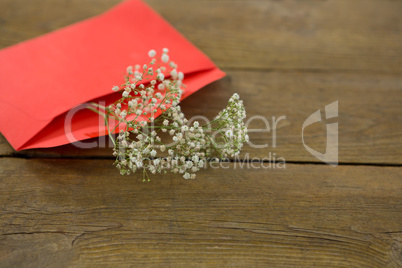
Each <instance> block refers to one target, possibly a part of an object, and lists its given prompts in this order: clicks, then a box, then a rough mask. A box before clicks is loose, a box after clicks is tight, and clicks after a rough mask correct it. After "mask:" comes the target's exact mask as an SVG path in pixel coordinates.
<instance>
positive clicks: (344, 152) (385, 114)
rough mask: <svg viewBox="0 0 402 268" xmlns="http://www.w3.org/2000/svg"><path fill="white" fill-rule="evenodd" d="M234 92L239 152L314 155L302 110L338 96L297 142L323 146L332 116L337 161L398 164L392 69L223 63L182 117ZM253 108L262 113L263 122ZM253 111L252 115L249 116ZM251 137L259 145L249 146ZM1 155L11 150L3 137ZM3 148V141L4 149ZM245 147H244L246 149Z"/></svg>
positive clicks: (400, 128) (80, 152) (71, 150)
mask: <svg viewBox="0 0 402 268" xmlns="http://www.w3.org/2000/svg"><path fill="white" fill-rule="evenodd" d="M235 92H237V93H239V94H240V96H241V98H242V99H244V103H245V106H246V110H247V116H248V120H250V121H249V123H250V124H249V128H250V129H254V130H250V131H254V132H252V133H250V137H251V143H250V144H249V145H248V146H245V147H244V149H243V154H242V155H241V156H240V158H242V159H244V158H246V157H249V158H250V159H251V158H253V157H257V158H260V159H261V158H264V157H268V156H269V154H270V153H271V155H273V154H274V153H275V154H276V155H277V156H278V157H283V158H284V159H285V160H286V161H299V162H320V161H319V160H317V159H315V158H314V157H313V156H312V155H311V154H310V153H309V152H308V151H307V150H306V149H305V148H304V146H303V142H302V126H303V123H304V121H305V120H306V119H307V118H308V116H309V115H311V114H312V113H314V112H315V111H317V110H318V109H321V110H322V114H324V107H325V105H327V104H330V103H332V102H334V101H339V117H338V118H334V119H332V120H325V121H322V122H321V123H316V124H314V125H311V126H310V127H307V128H306V129H305V130H304V135H305V142H306V144H307V145H308V146H310V147H311V148H313V149H315V150H317V151H321V152H322V153H324V152H325V146H326V139H327V137H326V124H327V123H334V122H338V124H339V148H338V149H339V161H340V162H341V163H372V164H402V154H401V152H402V125H401V124H398V123H397V122H401V120H402V109H401V107H402V78H401V77H399V76H395V75H363V74H346V73H345V74H333V73H302V72H289V73H282V72H266V71H260V72H258V71H230V72H228V76H227V77H225V78H224V79H222V80H221V81H218V82H215V83H213V84H211V85H209V86H207V87H205V88H203V89H202V90H200V91H199V92H197V93H195V94H194V95H192V96H190V97H189V98H188V99H186V100H184V101H183V102H182V107H183V111H184V112H185V114H186V116H187V117H188V118H192V117H193V116H199V115H202V116H206V117H207V118H210V119H211V118H213V117H214V116H215V115H216V114H217V113H218V112H219V111H220V110H221V109H223V108H224V107H225V106H226V105H227V100H228V99H229V98H230V96H231V95H232V94H233V93H235ZM255 116H262V117H264V118H267V120H268V122H269V127H270V131H269V132H256V131H262V130H263V129H266V126H265V124H264V122H263V121H262V120H260V119H258V118H256V117H255ZM273 116H274V117H275V118H277V119H278V118H279V117H281V116H285V117H286V118H285V119H284V120H281V121H279V122H278V124H277V129H276V139H275V143H276V144H275V146H276V147H273V146H274V139H273V136H274V130H273V129H272V128H273V125H274V124H273V120H272V117H273ZM252 118H256V119H252ZM255 145H258V146H263V145H267V147H264V148H258V147H257V148H256V146H255ZM0 148H4V149H3V150H0V152H2V153H3V155H7V154H8V155H9V154H11V153H12V149H11V148H10V147H9V146H7V144H6V143H5V142H4V140H3V142H2V143H0ZM7 148H8V149H7ZM247 154H248V155H247ZM18 155H20V156H28V157H71V156H79V157H108V156H109V157H110V155H111V149H110V148H104V149H102V148H101V149H99V150H97V149H95V148H94V149H90V150H86V149H79V148H76V147H74V146H73V145H68V146H62V147H59V148H51V149H45V150H43V149H41V150H27V151H22V152H20V153H18Z"/></svg>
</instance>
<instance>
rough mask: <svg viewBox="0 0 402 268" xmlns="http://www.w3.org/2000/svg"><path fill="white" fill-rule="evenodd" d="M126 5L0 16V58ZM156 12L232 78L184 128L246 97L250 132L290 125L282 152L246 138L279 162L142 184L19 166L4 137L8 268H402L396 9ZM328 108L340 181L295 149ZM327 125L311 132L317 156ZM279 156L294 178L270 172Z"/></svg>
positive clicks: (153, 2) (106, 2) (99, 170)
mask: <svg viewBox="0 0 402 268" xmlns="http://www.w3.org/2000/svg"><path fill="white" fill-rule="evenodd" d="M118 2H119V1H118V0H29V1H27V0H0V47H1V48H4V47H7V46H10V45H13V44H15V43H18V42H20V41H23V40H27V39H30V38H33V37H35V36H39V35H41V34H44V33H47V32H49V31H52V30H55V29H58V28H61V27H63V26H66V25H69V24H71V23H74V22H77V21H80V20H83V19H85V18H89V17H91V16H94V15H97V14H100V13H101V12H103V11H105V10H107V9H108V8H110V7H112V6H113V5H115V4H116V3H118ZM146 2H147V3H148V4H149V5H150V6H151V7H153V8H154V9H155V10H156V11H157V12H159V13H160V14H161V15H162V16H163V17H164V18H165V19H166V20H167V21H169V22H170V23H171V24H172V25H173V26H174V27H175V28H177V29H178V30H179V31H180V32H181V33H182V34H183V35H184V36H186V37H187V38H188V39H189V40H190V41H192V42H193V43H194V44H195V45H196V46H197V47H199V48H200V49H201V50H202V51H203V52H205V53H206V54H207V55H208V56H209V57H210V58H211V59H212V60H213V61H214V62H215V63H216V64H217V65H218V66H219V67H221V68H222V69H223V70H224V71H225V72H226V73H227V76H226V77H225V78H223V79H222V80H220V81H217V82H215V83H213V84H211V85H209V86H206V87H205V88H203V89H202V90H200V91H199V92H197V93H196V94H194V95H192V96H191V97H189V98H188V99H186V100H185V101H183V103H182V106H183V110H184V112H185V113H186V115H187V116H188V117H191V116H193V115H204V116H207V117H209V118H211V117H212V116H213V115H214V114H216V113H217V112H218V111H219V110H220V109H221V108H223V107H224V105H225V103H226V101H227V99H228V98H229V96H231V95H232V94H233V93H234V92H238V93H239V94H240V96H241V97H242V98H243V99H244V103H245V105H246V109H247V112H248V116H249V117H251V116H254V115H261V116H264V117H268V118H271V117H272V116H275V117H277V118H278V117H279V116H282V115H283V116H286V119H284V120H281V121H280V122H279V123H278V129H277V131H276V135H277V137H276V147H275V148H274V147H273V146H272V135H273V133H272V131H271V132H263V133H252V134H251V135H250V137H251V141H252V142H253V143H254V144H265V143H267V144H268V145H269V146H268V147H266V148H260V149H258V148H252V146H246V147H245V148H244V151H243V153H242V154H241V156H240V160H241V159H243V160H245V164H246V165H243V166H241V165H240V164H241V163H240V162H239V159H237V160H236V159H231V162H230V163H226V164H225V166H222V167H221V168H208V169H205V170H202V171H201V172H200V173H199V174H198V176H197V179H196V180H184V179H183V178H182V177H181V176H178V175H165V176H161V177H158V176H154V177H152V181H151V182H150V183H142V175H141V174H136V175H134V176H120V175H119V173H118V171H117V170H116V169H115V167H114V166H113V165H112V164H113V158H112V157H111V149H110V148H95V149H87V150H84V149H79V148H76V147H74V146H72V145H66V146H61V147H58V148H51V149H37V150H27V151H20V152H16V151H14V150H13V149H12V148H11V146H10V145H9V144H8V143H7V141H6V140H5V139H4V138H3V137H1V138H0V156H1V159H0V206H1V210H0V267H92V266H105V267H109V266H111V267H116V266H118V267H130V266H140V265H141V266H143V265H147V266H157V267H158V266H161V267H181V266H183V267H187V266H244V267H255V266H264V267H265V266H268V265H269V266H274V267H276V266H297V267H299V266H331V267H335V266H337V267H338V266H340V267H402V198H401V197H402V167H401V165H402V153H401V151H402V124H401V123H402V16H401V14H402V2H401V1H391V0H365V1H363V0H354V1H350V0H327V1H321V0H306V1H299V0H289V1H274V0H264V1H263V0H249V1H246V0H243V1H242V0H237V1H206V0H191V1H188V0H186V1H185V0H171V1H164V0H147V1H146ZM0 82H1V81H0ZM1 86H2V87H4V86H7V85H1ZM334 101H339V117H338V118H336V119H335V122H338V123H339V165H338V166H337V167H332V166H329V165H327V164H325V163H323V162H321V161H320V160H318V159H316V158H315V157H314V156H312V155H311V154H310V153H309V152H308V151H307V150H306V149H305V148H304V146H303V143H302V139H301V130H302V125H303V122H304V121H305V120H306V119H307V117H308V116H309V115H310V114H312V113H314V112H315V111H316V110H318V109H321V110H323V108H324V107H325V105H327V104H330V103H332V102H334ZM2 112H4V111H2ZM261 122H262V121H253V124H254V125H253V124H251V125H250V127H251V128H261ZM326 123H327V122H325V121H323V122H321V123H316V124H315V125H314V126H313V125H312V126H311V127H310V128H309V129H306V130H305V132H304V135H305V141H306V143H307V144H308V145H309V146H310V147H311V148H314V149H315V150H318V151H321V152H323V151H325V144H326V131H325V129H326V128H325V126H326ZM252 125H253V126H252ZM269 153H272V154H273V153H275V154H276V155H277V156H278V157H283V158H284V159H285V160H286V168H283V169H280V168H273V167H271V168H261V166H262V165H265V166H266V165H267V164H269V163H267V162H259V161H262V160H261V159H263V158H264V157H267V156H268V155H269ZM253 158H255V160H256V161H255V162H253V163H254V166H251V165H250V164H251V163H250V161H251V160H252V159H253ZM258 167H260V168H258Z"/></svg>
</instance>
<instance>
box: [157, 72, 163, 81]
mask: <svg viewBox="0 0 402 268" xmlns="http://www.w3.org/2000/svg"><path fill="white" fill-rule="evenodd" d="M156 78H157V79H159V80H160V81H163V80H164V79H165V75H164V74H163V73H160V74H158V75H157V76H156Z"/></svg>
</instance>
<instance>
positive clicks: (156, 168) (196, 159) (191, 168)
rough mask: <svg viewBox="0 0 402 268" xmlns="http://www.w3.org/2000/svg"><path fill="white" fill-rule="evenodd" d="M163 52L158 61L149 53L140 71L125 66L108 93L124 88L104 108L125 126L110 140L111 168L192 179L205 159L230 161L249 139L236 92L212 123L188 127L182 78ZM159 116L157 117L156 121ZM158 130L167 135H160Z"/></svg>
mask: <svg viewBox="0 0 402 268" xmlns="http://www.w3.org/2000/svg"><path fill="white" fill-rule="evenodd" d="M168 53H169V50H168V49H166V48H165V49H163V51H162V54H161V57H160V59H158V58H155V56H156V51H155V50H150V51H149V52H148V56H149V57H151V60H150V63H149V64H148V65H147V64H143V65H142V67H143V71H142V72H140V71H139V70H140V68H141V66H140V65H139V64H136V65H135V66H134V68H133V67H132V66H129V67H127V70H126V71H127V73H126V75H125V83H124V84H122V85H120V86H113V87H112V90H113V91H120V90H121V89H124V90H123V92H122V98H121V99H120V100H118V101H117V102H116V103H115V104H112V105H109V106H107V109H106V111H107V113H108V115H113V116H114V117H116V118H117V121H119V122H120V123H124V125H126V126H127V129H126V130H122V131H121V132H120V133H119V135H117V137H116V139H115V140H114V144H115V148H114V150H113V155H114V156H115V157H116V162H115V165H116V167H117V168H118V169H119V170H120V173H121V174H124V175H128V174H130V173H135V172H136V171H137V170H139V169H143V174H144V176H145V177H146V178H147V180H149V177H148V173H152V174H156V173H162V172H163V173H166V172H167V171H170V172H172V173H179V174H183V177H184V178H185V179H194V178H195V173H196V172H198V171H199V170H200V169H201V168H203V167H204V166H205V164H206V163H207V162H208V161H210V159H212V161H219V159H228V158H229V157H234V156H236V155H238V154H239V153H240V150H241V148H242V146H243V143H244V142H248V140H249V136H248V134H247V128H246V126H245V124H244V119H245V117H246V112H245V109H244V105H243V102H242V101H241V100H240V98H239V95H238V94H234V95H233V96H232V97H231V98H230V99H229V102H228V106H227V107H226V108H225V109H223V110H222V111H221V112H220V113H219V114H218V116H217V117H216V118H215V119H214V120H213V121H211V122H208V123H206V124H203V125H202V126H201V125H200V123H199V122H198V121H194V123H193V124H192V125H191V124H190V123H189V121H188V120H187V119H186V118H185V116H184V114H183V112H182V110H181V108H180V106H179V102H180V99H181V96H182V80H183V79H184V74H183V73H182V72H180V71H178V69H177V64H176V63H174V62H173V61H170V58H169V55H168ZM155 63H157V65H155V66H153V67H149V66H150V65H152V64H155ZM133 69H134V72H133ZM154 69H155V71H154ZM155 75H156V78H155ZM169 75H170V76H169ZM166 77H167V78H166ZM140 81H143V82H144V83H141V84H139V82H140ZM156 89H158V90H159V91H157V92H156ZM160 112H161V113H162V114H161V116H160V117H156V114H159V113H160ZM130 115H131V116H130ZM212 129H213V131H211V130H212ZM214 131H215V132H214ZM161 132H168V133H169V136H167V137H163V136H162V135H160V133H161ZM165 138H166V139H167V140H166V142H165ZM159 151H160V154H161V155H160V157H158V152H159ZM165 151H167V152H165ZM164 152H165V153H164ZM145 177H144V180H145Z"/></svg>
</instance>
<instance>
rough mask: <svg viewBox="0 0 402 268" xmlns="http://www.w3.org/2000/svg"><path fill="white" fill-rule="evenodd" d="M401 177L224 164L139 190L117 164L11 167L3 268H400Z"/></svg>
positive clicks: (5, 171)
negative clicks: (191, 177)
mask: <svg viewBox="0 0 402 268" xmlns="http://www.w3.org/2000/svg"><path fill="white" fill-rule="evenodd" d="M265 164H267V163H265ZM258 167H260V168H258ZM226 168H227V169H226ZM401 171H402V170H401V169H400V168H398V167H350V166H339V167H336V168H332V167H329V166H324V165H293V164H287V165H286V168H285V169H279V168H271V169H269V168H262V166H261V163H254V166H251V164H248V166H247V165H245V166H243V167H241V166H240V165H239V163H224V166H222V167H221V168H212V167H209V168H207V169H205V170H202V171H201V172H200V173H199V175H198V178H197V179H196V180H184V179H183V178H181V177H180V176H178V175H177V176H176V175H166V176H164V177H153V179H152V181H151V182H150V183H142V182H141V180H142V176H141V174H137V175H136V176H124V177H123V176H120V175H119V174H118V172H117V170H116V169H115V168H114V167H113V166H112V160H60V159H52V160H51V159H31V160H27V159H15V158H7V157H5V158H3V159H2V160H1V169H0V184H1V185H2V187H1V188H0V206H1V214H0V232H1V235H0V266H2V267H23V266H35V267H47V266H55V265H56V266H59V265H64V266H68V267H71V266H74V267H82V266H95V265H113V266H116V265H117V266H130V265H141V264H148V265H158V266H173V267H176V266H184V265H186V266H188V265H189V264H193V265H200V266H206V265H210V266H221V265H225V266H228V265H238V266H247V267H250V266H263V265H264V266H266V265H271V266H280V265H282V266H290V265H297V266H301V265H304V266H310V267H311V266H324V265H328V264H330V265H331V266H332V265H333V266H343V267H345V266H347V267H355V266H358V267H385V266H389V267H398V266H401V265H402V258H401V256H402V255H401V254H400V253H401V251H402V245H401V241H402V232H401V230H402V229H401V228H402V213H401V212H402V202H401V198H400V197H401V194H402V181H401V179H400V178H401V175H402V173H401Z"/></svg>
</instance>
